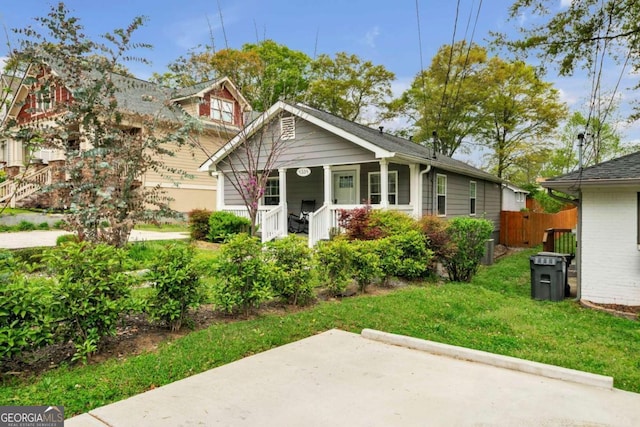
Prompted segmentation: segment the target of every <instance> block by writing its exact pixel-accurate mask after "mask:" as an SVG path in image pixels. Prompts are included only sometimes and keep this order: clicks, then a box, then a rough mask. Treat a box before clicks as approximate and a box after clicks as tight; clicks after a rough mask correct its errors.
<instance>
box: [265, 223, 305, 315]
mask: <svg viewBox="0 0 640 427" xmlns="http://www.w3.org/2000/svg"><path fill="white" fill-rule="evenodd" d="M266 249H267V250H266V253H265V258H266V264H265V266H264V267H265V268H266V269H267V273H268V276H269V281H270V282H271V288H272V289H273V291H274V293H275V296H277V297H280V298H282V299H284V300H285V301H287V302H288V303H289V304H293V305H298V304H302V305H304V304H307V303H309V302H310V301H312V300H313V297H314V293H313V289H314V288H315V285H316V281H317V279H316V275H315V269H314V265H313V258H312V256H311V249H309V248H308V247H307V242H306V240H305V239H303V238H301V237H298V236H295V235H293V234H290V235H289V236H287V237H285V238H283V239H278V240H274V241H271V242H269V243H267V248H266Z"/></svg>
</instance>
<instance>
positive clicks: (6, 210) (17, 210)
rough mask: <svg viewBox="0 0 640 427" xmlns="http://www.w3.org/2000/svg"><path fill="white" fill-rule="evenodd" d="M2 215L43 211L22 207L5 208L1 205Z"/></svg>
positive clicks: (0, 214)
mask: <svg viewBox="0 0 640 427" xmlns="http://www.w3.org/2000/svg"><path fill="white" fill-rule="evenodd" d="M0 210H1V211H2V212H0V216H10V215H18V214H29V213H34V212H41V211H39V210H31V209H21V208H9V207H7V208H4V209H2V205H0Z"/></svg>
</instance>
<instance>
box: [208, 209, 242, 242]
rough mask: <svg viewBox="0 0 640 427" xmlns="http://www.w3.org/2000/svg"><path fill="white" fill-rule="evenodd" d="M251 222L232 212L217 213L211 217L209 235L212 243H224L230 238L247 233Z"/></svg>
mask: <svg viewBox="0 0 640 427" xmlns="http://www.w3.org/2000/svg"><path fill="white" fill-rule="evenodd" d="M250 226H251V221H249V220H248V219H247V218H243V217H240V216H238V215H235V214H233V213H231V212H226V211H217V212H214V213H212V214H211V216H210V217H209V234H208V238H209V241H211V242H224V241H225V240H226V239H227V238H228V237H229V236H232V235H234V234H238V233H246V232H247V231H248V230H249V227H250Z"/></svg>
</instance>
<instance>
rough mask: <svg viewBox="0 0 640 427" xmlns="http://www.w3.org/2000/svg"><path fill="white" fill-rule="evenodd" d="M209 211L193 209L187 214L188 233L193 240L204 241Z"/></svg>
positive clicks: (207, 232)
mask: <svg viewBox="0 0 640 427" xmlns="http://www.w3.org/2000/svg"><path fill="white" fill-rule="evenodd" d="M211 213H212V212H211V211H210V210H207V209H194V210H192V211H191V212H189V214H188V217H189V233H190V235H191V238H192V239H193V240H206V239H207V236H208V235H209V217H210V216H211Z"/></svg>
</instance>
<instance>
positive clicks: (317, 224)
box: [309, 205, 332, 248]
mask: <svg viewBox="0 0 640 427" xmlns="http://www.w3.org/2000/svg"><path fill="white" fill-rule="evenodd" d="M331 218H332V215H331V209H330V208H329V205H322V206H321V207H320V209H318V210H316V211H315V212H311V213H309V247H310V248H312V247H314V246H315V244H316V243H318V241H320V240H323V239H328V238H329V233H330V232H331Z"/></svg>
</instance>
